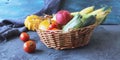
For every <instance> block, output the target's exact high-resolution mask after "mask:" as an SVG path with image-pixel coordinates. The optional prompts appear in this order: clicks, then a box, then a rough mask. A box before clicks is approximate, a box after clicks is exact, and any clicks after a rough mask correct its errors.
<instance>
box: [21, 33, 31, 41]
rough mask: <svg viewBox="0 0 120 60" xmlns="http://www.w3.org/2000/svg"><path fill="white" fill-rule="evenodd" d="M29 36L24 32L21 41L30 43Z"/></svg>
mask: <svg viewBox="0 0 120 60" xmlns="http://www.w3.org/2000/svg"><path fill="white" fill-rule="evenodd" d="M29 38H30V37H29V35H28V34H27V33H26V32H22V33H21V34H20V39H21V40H22V41H23V42H26V41H28V40H29Z"/></svg>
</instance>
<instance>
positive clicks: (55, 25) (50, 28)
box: [48, 22, 58, 30]
mask: <svg viewBox="0 0 120 60" xmlns="http://www.w3.org/2000/svg"><path fill="white" fill-rule="evenodd" d="M57 25H58V24H57V23H56V22H53V23H52V24H50V25H49V27H48V30H52V29H53V28H57Z"/></svg>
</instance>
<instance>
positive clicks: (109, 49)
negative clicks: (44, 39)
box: [0, 25, 120, 60]
mask: <svg viewBox="0 0 120 60" xmlns="http://www.w3.org/2000/svg"><path fill="white" fill-rule="evenodd" d="M28 33H29V34H30V37H31V39H34V40H35V41H36V43H37V49H36V52H35V53H32V54H28V53H26V52H24V50H23V42H22V41H21V40H20V39H19V38H18V37H17V38H14V39H11V40H10V41H8V42H6V43H2V44H0V60H120V59H119V57H120V25H111V26H110V25H104V26H99V27H98V28H96V29H95V31H94V33H93V35H92V37H91V40H90V43H89V44H88V46H85V47H83V48H76V49H71V50H62V51H59V50H54V49H49V48H47V47H46V46H45V45H43V43H41V42H40V39H39V37H38V35H37V33H36V32H31V31H29V32H28Z"/></svg>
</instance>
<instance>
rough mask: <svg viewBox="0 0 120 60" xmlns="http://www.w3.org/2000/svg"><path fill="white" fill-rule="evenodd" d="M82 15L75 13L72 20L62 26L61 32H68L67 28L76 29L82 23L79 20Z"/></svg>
mask: <svg viewBox="0 0 120 60" xmlns="http://www.w3.org/2000/svg"><path fill="white" fill-rule="evenodd" d="M81 18H82V16H81V15H80V14H79V13H78V14H76V15H75V16H74V17H73V19H72V20H70V21H69V22H68V23H67V24H66V25H65V26H64V27H63V29H62V30H63V32H68V31H69V29H77V28H79V27H80V25H81V24H82V21H81Z"/></svg>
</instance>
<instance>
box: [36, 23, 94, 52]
mask: <svg viewBox="0 0 120 60" xmlns="http://www.w3.org/2000/svg"><path fill="white" fill-rule="evenodd" d="M94 28H95V25H90V26H87V27H84V28H81V29H77V30H72V31H69V32H67V33H63V31H62V30H48V31H42V30H40V29H37V30H36V31H37V33H38V35H39V36H40V40H41V41H42V42H43V43H44V44H45V45H46V46H47V47H48V48H54V49H56V50H62V49H71V48H76V47H81V46H85V45H87V44H88V42H89V40H90V37H91V34H92V32H93V30H94Z"/></svg>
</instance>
